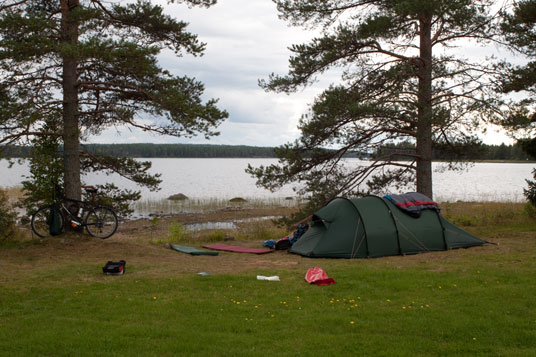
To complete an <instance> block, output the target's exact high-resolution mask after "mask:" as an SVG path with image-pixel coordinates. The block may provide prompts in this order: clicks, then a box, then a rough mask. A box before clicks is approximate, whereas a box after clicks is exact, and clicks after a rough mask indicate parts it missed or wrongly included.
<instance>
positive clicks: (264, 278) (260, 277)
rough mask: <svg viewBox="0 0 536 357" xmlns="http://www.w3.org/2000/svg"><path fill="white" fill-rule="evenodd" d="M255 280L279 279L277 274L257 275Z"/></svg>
mask: <svg viewBox="0 0 536 357" xmlns="http://www.w3.org/2000/svg"><path fill="white" fill-rule="evenodd" d="M257 280H268V281H281V280H279V277H278V276H277V275H274V276H264V275H257Z"/></svg>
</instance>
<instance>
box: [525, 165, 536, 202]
mask: <svg viewBox="0 0 536 357" xmlns="http://www.w3.org/2000/svg"><path fill="white" fill-rule="evenodd" d="M532 174H533V175H534V179H536V169H534V170H532ZM526 181H527V183H528V185H529V187H528V188H527V189H524V190H523V193H524V194H525V197H526V198H527V200H528V201H529V202H530V203H531V204H532V205H533V206H534V207H536V180H535V181H530V180H526Z"/></svg>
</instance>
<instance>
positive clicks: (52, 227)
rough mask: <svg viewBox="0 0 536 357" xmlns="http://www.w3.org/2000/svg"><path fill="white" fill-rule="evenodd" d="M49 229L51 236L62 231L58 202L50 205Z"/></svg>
mask: <svg viewBox="0 0 536 357" xmlns="http://www.w3.org/2000/svg"><path fill="white" fill-rule="evenodd" d="M47 224H48V229H49V233H50V235H51V236H57V235H58V234H60V233H61V229H62V226H61V218H60V209H59V207H58V205H57V204H56V203H53V204H52V206H51V207H50V216H49V217H48V221H47Z"/></svg>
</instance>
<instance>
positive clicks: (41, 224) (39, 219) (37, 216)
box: [31, 206, 65, 238]
mask: <svg viewBox="0 0 536 357" xmlns="http://www.w3.org/2000/svg"><path fill="white" fill-rule="evenodd" d="M51 209H52V206H46V207H42V208H39V209H38V210H37V212H35V213H34V215H33V216H32V221H31V226H32V231H34V233H35V234H37V235H38V236H39V237H41V238H46V237H50V236H51V234H50V225H49V220H50V215H51ZM58 219H59V227H58V231H59V232H61V231H63V227H64V224H65V218H64V217H63V213H61V212H59V215H58Z"/></svg>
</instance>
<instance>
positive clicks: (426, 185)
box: [416, 15, 433, 198]
mask: <svg viewBox="0 0 536 357" xmlns="http://www.w3.org/2000/svg"><path fill="white" fill-rule="evenodd" d="M419 26H420V34H419V35H420V56H419V58H420V65H419V70H418V72H419V92H418V99H417V100H418V114H417V115H418V123H417V138H416V139H417V155H418V159H417V192H420V193H422V194H424V195H426V196H428V197H430V198H433V191H432V18H431V16H428V15H425V16H423V17H422V18H421V19H420V21H419Z"/></svg>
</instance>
